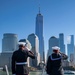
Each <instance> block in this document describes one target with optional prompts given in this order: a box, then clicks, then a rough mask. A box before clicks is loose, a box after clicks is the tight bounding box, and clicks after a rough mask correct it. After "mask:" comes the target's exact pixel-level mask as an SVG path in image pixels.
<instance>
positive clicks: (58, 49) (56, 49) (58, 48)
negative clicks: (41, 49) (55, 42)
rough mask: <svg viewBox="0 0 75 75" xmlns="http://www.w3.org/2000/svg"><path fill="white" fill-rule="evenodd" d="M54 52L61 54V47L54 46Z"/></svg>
mask: <svg viewBox="0 0 75 75" xmlns="http://www.w3.org/2000/svg"><path fill="white" fill-rule="evenodd" d="M52 50H53V52H54V53H59V52H60V47H58V46H54V47H52Z"/></svg>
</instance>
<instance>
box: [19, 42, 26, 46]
mask: <svg viewBox="0 0 75 75" xmlns="http://www.w3.org/2000/svg"><path fill="white" fill-rule="evenodd" d="M26 44H27V43H25V42H18V45H23V46H25V45H26Z"/></svg>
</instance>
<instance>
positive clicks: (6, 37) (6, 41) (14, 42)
mask: <svg viewBox="0 0 75 75" xmlns="http://www.w3.org/2000/svg"><path fill="white" fill-rule="evenodd" d="M17 48H18V36H17V34H13V33H5V34H3V39H2V53H3V52H13V51H15V50H16V49H17Z"/></svg>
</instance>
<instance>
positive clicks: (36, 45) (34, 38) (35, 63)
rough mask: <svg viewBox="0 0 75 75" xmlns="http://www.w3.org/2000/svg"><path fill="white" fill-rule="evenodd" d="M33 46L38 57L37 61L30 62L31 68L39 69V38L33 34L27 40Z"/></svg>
mask: <svg viewBox="0 0 75 75" xmlns="http://www.w3.org/2000/svg"><path fill="white" fill-rule="evenodd" d="M27 39H28V40H29V42H30V43H31V46H32V49H31V50H32V52H34V54H35V55H36V58H35V59H32V60H30V61H31V62H32V64H31V66H33V67H37V66H38V65H39V63H40V53H39V40H38V37H37V36H36V35H35V34H34V33H32V34H30V35H29V36H28V38H27Z"/></svg>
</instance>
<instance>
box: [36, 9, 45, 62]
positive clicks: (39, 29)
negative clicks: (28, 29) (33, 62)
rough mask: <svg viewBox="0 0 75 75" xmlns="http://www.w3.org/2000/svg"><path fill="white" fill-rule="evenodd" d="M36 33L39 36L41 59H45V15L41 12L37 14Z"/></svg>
mask: <svg viewBox="0 0 75 75" xmlns="http://www.w3.org/2000/svg"><path fill="white" fill-rule="evenodd" d="M35 29H36V30H35V34H36V35H37V36H38V38H39V52H40V55H41V56H40V59H41V61H45V55H44V37H43V16H42V14H41V13H40V9H39V13H38V14H37V16H36V28H35Z"/></svg>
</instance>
